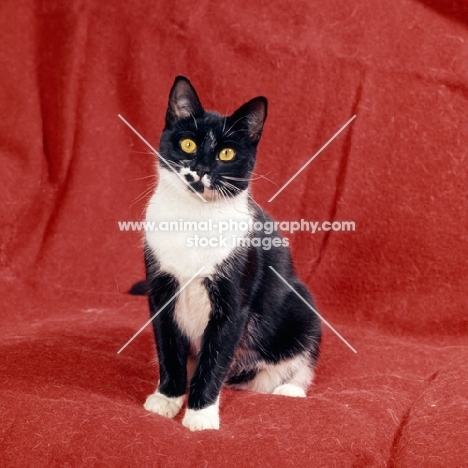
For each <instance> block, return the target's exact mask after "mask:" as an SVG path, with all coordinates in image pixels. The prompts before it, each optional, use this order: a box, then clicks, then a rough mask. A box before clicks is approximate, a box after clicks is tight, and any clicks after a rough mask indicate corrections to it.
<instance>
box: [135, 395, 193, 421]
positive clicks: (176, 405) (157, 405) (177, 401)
mask: <svg viewBox="0 0 468 468" xmlns="http://www.w3.org/2000/svg"><path fill="white" fill-rule="evenodd" d="M183 403H184V396H183V395H182V396H180V397H174V398H171V397H168V396H166V395H163V394H162V393H159V392H158V391H157V390H156V391H155V392H154V393H153V394H152V395H149V396H148V398H147V399H146V401H145V404H144V408H145V409H146V410H147V411H151V412H153V413H156V414H159V415H161V416H165V417H166V418H173V417H174V416H176V415H177V414H178V413H179V411H180V409H181V408H182V405H183Z"/></svg>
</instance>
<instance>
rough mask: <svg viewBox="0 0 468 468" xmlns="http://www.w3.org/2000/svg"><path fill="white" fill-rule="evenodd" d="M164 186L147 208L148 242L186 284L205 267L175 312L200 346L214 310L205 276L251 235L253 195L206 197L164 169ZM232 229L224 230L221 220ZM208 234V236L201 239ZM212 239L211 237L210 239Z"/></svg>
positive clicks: (161, 181)
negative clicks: (241, 239)
mask: <svg viewBox="0 0 468 468" xmlns="http://www.w3.org/2000/svg"><path fill="white" fill-rule="evenodd" d="M159 174H160V179H159V185H158V188H157V190H156V192H155V193H154V195H153V196H152V197H151V199H150V202H149V204H148V207H147V210H146V222H147V225H148V223H153V224H152V226H153V227H154V229H153V230H151V231H150V230H148V231H147V232H146V242H147V244H148V246H149V247H150V248H151V249H152V250H153V252H154V253H155V255H156V258H157V259H158V262H159V264H160V266H161V269H162V270H163V271H165V272H167V273H170V274H171V275H173V276H174V277H175V278H177V280H178V281H179V284H180V286H181V287H182V286H184V285H185V284H186V283H187V282H188V281H189V280H190V278H192V277H193V276H194V275H195V274H196V273H197V272H198V271H199V270H200V269H201V268H202V267H203V269H202V271H201V272H200V273H199V274H198V276H197V277H196V278H195V279H193V280H192V282H191V283H190V284H189V285H188V286H187V287H186V288H185V289H184V290H183V291H182V292H181V294H179V296H178V297H177V300H176V306H175V316H176V320H177V323H178V325H179V327H180V328H181V330H182V331H183V332H184V334H185V335H187V337H189V338H190V340H191V341H192V344H193V345H195V347H197V348H198V346H199V344H200V339H201V336H202V335H203V331H204V330H205V328H206V325H207V323H208V319H209V314H210V311H211V307H210V301H209V298H208V293H207V291H206V288H205V286H204V285H203V280H204V278H207V277H211V276H212V275H213V274H214V273H215V272H216V267H217V265H219V264H221V263H222V262H223V261H224V260H225V259H226V258H227V257H228V256H229V255H230V254H231V253H232V251H233V249H234V248H235V246H236V242H235V239H236V238H237V239H239V238H243V237H245V235H246V234H247V230H246V229H245V225H246V224H248V223H249V222H250V220H251V214H250V212H249V209H248V194H247V193H246V192H243V193H240V194H239V195H237V196H236V197H234V198H231V199H225V198H223V197H220V198H219V199H217V198H215V197H213V194H212V193H210V191H208V193H207V192H205V194H203V196H204V197H205V199H206V200H207V202H206V203H205V202H203V201H202V200H201V199H200V198H198V197H197V196H196V195H195V194H194V193H192V192H191V191H190V190H189V189H188V188H187V186H186V185H185V184H184V183H183V182H182V181H181V180H180V179H179V178H178V177H177V176H176V175H175V174H173V173H171V172H169V171H167V170H160V171H159ZM223 222H224V223H226V222H227V223H229V228H230V229H229V230H228V231H224V232H223V233H220V232H219V230H220V229H219V228H220V223H223ZM202 239H204V240H202ZM210 239H211V241H210Z"/></svg>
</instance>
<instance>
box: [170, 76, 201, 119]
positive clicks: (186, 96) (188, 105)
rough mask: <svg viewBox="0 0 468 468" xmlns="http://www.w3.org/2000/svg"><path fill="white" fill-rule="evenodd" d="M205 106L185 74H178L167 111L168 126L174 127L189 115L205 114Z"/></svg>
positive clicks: (193, 116)
mask: <svg viewBox="0 0 468 468" xmlns="http://www.w3.org/2000/svg"><path fill="white" fill-rule="evenodd" d="M203 112H204V111H203V107H202V105H201V103H200V99H198V96H197V92H196V91H195V88H194V87H193V86H192V84H191V83H190V81H189V80H188V79H187V78H185V76H178V77H176V79H175V80H174V84H173V85H172V89H171V92H170V93H169V105H168V107H167V112H166V127H168V128H170V127H172V126H173V125H174V124H175V123H176V122H177V121H178V120H181V119H186V118H187V117H192V118H195V117H197V116H198V115H200V114H203Z"/></svg>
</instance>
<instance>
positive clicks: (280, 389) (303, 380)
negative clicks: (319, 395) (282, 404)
mask: <svg viewBox="0 0 468 468" xmlns="http://www.w3.org/2000/svg"><path fill="white" fill-rule="evenodd" d="M313 378H314V370H313V369H312V366H311V364H310V363H303V364H302V365H301V366H300V367H299V368H298V369H297V371H296V372H295V374H294V375H293V376H292V377H291V378H290V379H288V380H286V381H285V382H284V383H282V384H281V385H278V386H277V387H276V388H275V389H274V390H273V392H272V393H273V394H274V395H283V396H289V397H302V398H304V397H305V396H306V394H307V388H308V387H309V385H310V384H311V383H312V380H313Z"/></svg>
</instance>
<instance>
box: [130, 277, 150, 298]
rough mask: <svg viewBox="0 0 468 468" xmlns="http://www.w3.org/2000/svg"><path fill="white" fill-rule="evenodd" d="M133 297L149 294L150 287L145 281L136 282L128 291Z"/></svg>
mask: <svg viewBox="0 0 468 468" xmlns="http://www.w3.org/2000/svg"><path fill="white" fill-rule="evenodd" d="M128 294H131V295H132V296H146V295H147V294H148V286H147V285H146V281H145V280H141V281H138V282H136V283H135V284H134V285H133V286H132V287H131V288H130V290H129V291H128Z"/></svg>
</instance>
